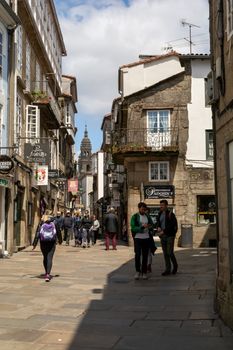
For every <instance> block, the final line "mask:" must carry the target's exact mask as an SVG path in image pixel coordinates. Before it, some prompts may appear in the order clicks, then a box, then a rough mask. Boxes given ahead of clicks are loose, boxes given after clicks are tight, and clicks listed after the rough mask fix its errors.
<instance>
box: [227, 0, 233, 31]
mask: <svg viewBox="0 0 233 350" xmlns="http://www.w3.org/2000/svg"><path fill="white" fill-rule="evenodd" d="M227 34H228V38H230V37H231V36H232V34H233V0H227Z"/></svg>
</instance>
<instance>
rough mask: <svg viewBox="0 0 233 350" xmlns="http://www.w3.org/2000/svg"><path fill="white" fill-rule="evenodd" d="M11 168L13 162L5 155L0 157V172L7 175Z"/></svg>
mask: <svg viewBox="0 0 233 350" xmlns="http://www.w3.org/2000/svg"><path fill="white" fill-rule="evenodd" d="M13 168H14V162H13V160H12V159H11V158H10V157H9V156H7V155H0V172H1V173H9V172H10V171H11V170H12V169H13Z"/></svg>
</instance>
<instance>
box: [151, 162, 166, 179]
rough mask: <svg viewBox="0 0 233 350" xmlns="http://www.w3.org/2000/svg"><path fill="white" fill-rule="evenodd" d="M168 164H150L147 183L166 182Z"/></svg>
mask: <svg viewBox="0 0 233 350" xmlns="http://www.w3.org/2000/svg"><path fill="white" fill-rule="evenodd" d="M168 180H169V162H150V163H149V181H168Z"/></svg>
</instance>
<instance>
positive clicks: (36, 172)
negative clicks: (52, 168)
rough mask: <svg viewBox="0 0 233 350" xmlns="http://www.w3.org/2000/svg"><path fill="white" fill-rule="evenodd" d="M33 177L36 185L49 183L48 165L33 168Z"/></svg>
mask: <svg viewBox="0 0 233 350" xmlns="http://www.w3.org/2000/svg"><path fill="white" fill-rule="evenodd" d="M33 179H34V184H35V185H36V186H47V185H48V166H47V165H38V166H37V167H35V168H34V169H33Z"/></svg>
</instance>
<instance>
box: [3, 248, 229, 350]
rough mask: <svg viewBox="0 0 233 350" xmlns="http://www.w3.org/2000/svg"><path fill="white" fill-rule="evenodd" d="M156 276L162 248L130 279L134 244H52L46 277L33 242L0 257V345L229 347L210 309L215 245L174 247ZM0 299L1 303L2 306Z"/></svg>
mask: <svg viewBox="0 0 233 350" xmlns="http://www.w3.org/2000/svg"><path fill="white" fill-rule="evenodd" d="M176 255H177V259H178V262H179V271H178V274H177V275H176V276H167V277H162V276H161V272H162V271H163V270H164V262H163V256H162V252H161V248H159V249H158V251H157V252H156V255H155V257H154V259H153V273H152V275H151V278H150V279H149V280H148V281H142V280H139V281H135V280H134V278H133V276H134V273H135V272H134V253H133V249H131V248H128V247H126V246H124V245H122V246H119V248H118V250H117V251H116V252H115V251H109V252H106V251H105V250H104V246H103V244H102V242H98V244H97V245H96V246H94V247H92V248H90V249H88V250H87V249H81V248H74V247H72V246H69V247H66V246H64V245H62V246H58V247H57V249H56V253H55V258H54V265H53V271H52V272H53V276H54V278H53V279H52V280H51V282H50V283H45V282H44V279H43V278H42V276H41V274H42V273H43V268H42V257H41V254H40V252H39V247H38V248H37V250H36V251H35V252H32V251H31V248H28V249H26V250H24V251H22V252H20V253H17V254H15V255H14V256H13V257H11V258H10V259H2V260H0V310H1V313H0V349H1V350H13V349H14V350H21V349H23V350H28V349H30V350H31V349H33V350H94V349H96V350H100V349H102V350H103V349H111V350H127V349H135V350H137V349H140V350H141V349H144V348H145V349H148V350H150V349H153V350H154V349H155V348H156V349H157V347H158V348H159V350H168V349H169V350H170V349H171V348H173V347H175V348H177V350H186V349H187V350H193V349H195V350H196V349H197V348H198V350H217V349H218V350H230V349H231V350H232V349H233V332H232V331H231V330H230V329H229V328H227V327H226V326H225V325H224V324H223V323H222V322H221V320H220V319H219V318H218V315H217V314H215V312H214V310H213V305H214V292H215V288H214V285H215V266H216V251H215V250H214V249H194V250H189V249H178V250H177V251H176ZM1 306H2V308H1Z"/></svg>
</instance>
